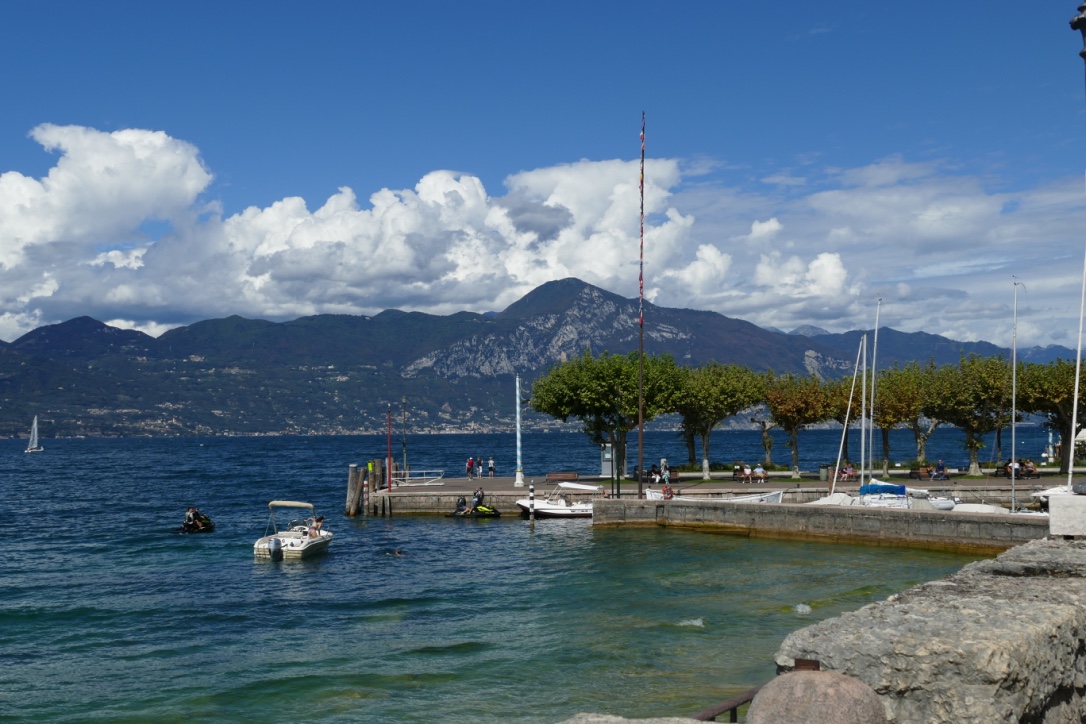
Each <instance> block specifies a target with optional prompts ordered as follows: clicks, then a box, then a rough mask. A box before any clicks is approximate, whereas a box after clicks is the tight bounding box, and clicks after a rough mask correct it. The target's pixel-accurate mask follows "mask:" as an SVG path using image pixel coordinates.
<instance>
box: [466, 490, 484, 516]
mask: <svg viewBox="0 0 1086 724" xmlns="http://www.w3.org/2000/svg"><path fill="white" fill-rule="evenodd" d="M483 495H484V493H483V489H482V488H481V487H480V488H476V489H475V494H474V495H473V496H472V497H471V506H470V507H469V508H468V509H467V510H465V511H464V515H470V514H471V513H474V512H475V509H476V508H478V507H479V506H480V505H482V504H483Z"/></svg>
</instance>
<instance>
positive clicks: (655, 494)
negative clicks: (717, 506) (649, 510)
mask: <svg viewBox="0 0 1086 724" xmlns="http://www.w3.org/2000/svg"><path fill="white" fill-rule="evenodd" d="M783 498H784V491H783V490H770V491H768V492H765V493H755V494H754V495H734V496H731V497H727V498H710V497H708V496H705V495H672V496H670V497H668V496H667V494H666V493H664V491H662V490H656V489H654V488H646V489H645V499H646V500H686V501H694V500H697V501H706V500H708V501H716V502H723V503H779V502H781V500H782V499H783Z"/></svg>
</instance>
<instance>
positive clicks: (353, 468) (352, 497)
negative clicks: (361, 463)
mask: <svg viewBox="0 0 1086 724" xmlns="http://www.w3.org/2000/svg"><path fill="white" fill-rule="evenodd" d="M358 493H359V490H358V465H356V464H355V463H351V464H350V465H349V466H348V467H347V508H346V513H347V517H349V518H353V517H354V516H356V515H358Z"/></svg>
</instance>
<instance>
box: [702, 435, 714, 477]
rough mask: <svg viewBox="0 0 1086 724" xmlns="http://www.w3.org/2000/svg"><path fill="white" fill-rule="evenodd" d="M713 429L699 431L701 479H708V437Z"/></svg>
mask: <svg viewBox="0 0 1086 724" xmlns="http://www.w3.org/2000/svg"><path fill="white" fill-rule="evenodd" d="M712 432H713V428H711V427H710V428H709V429H708V430H702V431H701V479H702V480H708V479H709V436H710V435H711V434H712Z"/></svg>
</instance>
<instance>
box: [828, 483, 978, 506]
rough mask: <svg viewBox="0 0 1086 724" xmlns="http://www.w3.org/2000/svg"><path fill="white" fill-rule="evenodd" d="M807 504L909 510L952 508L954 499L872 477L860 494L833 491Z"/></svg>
mask: <svg viewBox="0 0 1086 724" xmlns="http://www.w3.org/2000/svg"><path fill="white" fill-rule="evenodd" d="M808 505H866V506H868V507H871V508H908V509H911V510H944V511H945V510H954V509H955V506H956V505H957V501H956V500H952V499H951V498H943V497H939V496H934V495H931V494H930V493H929V492H928V491H927V490H924V489H922V488H908V487H906V486H904V485H893V484H891V483H884V482H881V481H879V480H874V479H872V482H871V483H869V484H868V485H863V486H861V487H860V496H859V497H858V498H854V497H852V496H851V495H847V494H845V493H833V494H832V495H829V496H827V497H825V498H819V499H818V500H815V501H812V502H811V503H808Z"/></svg>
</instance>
